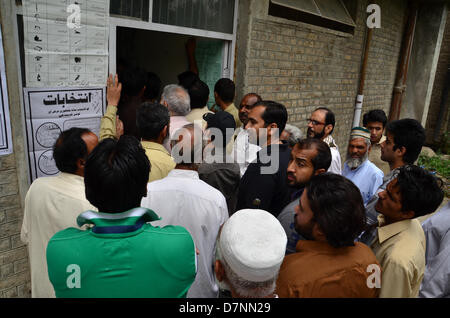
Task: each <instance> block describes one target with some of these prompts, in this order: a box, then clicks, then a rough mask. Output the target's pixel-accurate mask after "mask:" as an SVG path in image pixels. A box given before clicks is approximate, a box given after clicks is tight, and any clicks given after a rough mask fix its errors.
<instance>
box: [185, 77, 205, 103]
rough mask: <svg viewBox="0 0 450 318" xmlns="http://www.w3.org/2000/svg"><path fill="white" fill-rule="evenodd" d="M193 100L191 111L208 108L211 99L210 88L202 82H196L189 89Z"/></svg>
mask: <svg viewBox="0 0 450 318" xmlns="http://www.w3.org/2000/svg"><path fill="white" fill-rule="evenodd" d="M188 93H189V97H190V98H191V109H194V108H203V107H205V106H206V103H207V102H208V97H209V87H208V85H206V83H205V82H203V81H202V80H196V81H195V82H194V83H193V84H192V85H191V86H190V87H189V89H188Z"/></svg>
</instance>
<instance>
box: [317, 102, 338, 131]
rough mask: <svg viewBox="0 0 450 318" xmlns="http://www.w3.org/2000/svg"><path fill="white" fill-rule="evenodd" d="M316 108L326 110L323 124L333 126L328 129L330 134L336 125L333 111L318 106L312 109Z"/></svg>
mask: <svg viewBox="0 0 450 318" xmlns="http://www.w3.org/2000/svg"><path fill="white" fill-rule="evenodd" d="M317 110H323V111H325V112H326V113H325V126H327V125H332V126H333V128H332V129H331V131H330V135H331V134H332V133H333V130H334V126H335V125H336V117H335V116H334V113H333V112H332V111H331V109H329V108H326V107H319V108H316V110H314V111H317Z"/></svg>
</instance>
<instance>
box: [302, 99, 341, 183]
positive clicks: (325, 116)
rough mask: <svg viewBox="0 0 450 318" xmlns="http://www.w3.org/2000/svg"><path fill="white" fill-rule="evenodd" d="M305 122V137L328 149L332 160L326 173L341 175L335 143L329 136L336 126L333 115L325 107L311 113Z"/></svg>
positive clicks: (338, 154) (339, 159) (339, 160)
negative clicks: (322, 142)
mask: <svg viewBox="0 0 450 318" xmlns="http://www.w3.org/2000/svg"><path fill="white" fill-rule="evenodd" d="M306 121H307V123H308V130H307V132H306V136H307V137H308V138H317V139H320V140H323V141H324V142H325V143H326V144H327V145H328V147H330V151H331V157H332V160H331V165H330V168H329V169H328V172H333V173H336V174H341V171H342V165H341V155H340V153H339V149H338V146H337V144H336V142H335V141H334V139H333V137H332V136H331V134H332V133H333V130H334V125H335V124H336V120H335V117H334V113H333V112H332V111H331V110H329V109H328V108H326V107H319V108H317V109H316V110H315V111H313V113H312V114H311V117H310V118H309V119H307V120H306Z"/></svg>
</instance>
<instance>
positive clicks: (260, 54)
mask: <svg viewBox="0 0 450 318" xmlns="http://www.w3.org/2000/svg"><path fill="white" fill-rule="evenodd" d="M370 3H372V1H371V2H370ZM377 3H378V4H379V5H380V7H381V29H374V31H373V36H372V44H371V47H370V53H369V60H368V69H367V74H366V83H365V89H364V95H365V97H364V104H363V113H365V112H366V111H368V110H371V109H374V108H381V109H383V110H385V111H386V113H388V110H389V107H390V103H391V99H392V90H393V87H394V81H395V75H396V69H397V63H398V59H399V54H400V47H401V40H402V35H403V30H404V24H405V22H404V19H405V14H406V8H407V6H406V1H387V0H385V1H377ZM368 4H369V2H368V1H358V13H357V19H356V21H355V23H356V28H355V31H354V34H353V35H351V34H345V33H342V32H337V31H333V30H329V29H325V28H321V27H316V26H311V25H307V24H304V23H300V22H293V21H288V20H285V19H281V18H275V17H271V16H268V15H267V11H265V14H266V16H263V15H262V14H261V12H263V11H264V10H260V11H258V13H256V15H257V16H256V17H253V20H252V21H253V23H252V24H251V25H250V39H249V41H250V45H249V47H250V49H249V52H248V61H247V66H246V73H247V74H246V80H245V82H244V88H243V91H244V92H245V93H247V92H250V91H254V92H256V93H258V94H260V95H261V96H262V97H263V98H264V99H272V100H276V101H278V102H281V103H283V104H284V105H285V106H286V107H287V109H288V112H289V122H290V123H293V124H294V125H296V126H298V127H300V128H301V129H302V130H303V131H304V132H306V126H307V125H306V121H305V120H306V119H307V118H309V115H310V113H311V112H312V111H313V110H314V109H315V108H317V107H319V106H326V107H328V108H330V109H331V110H333V112H335V114H336V127H335V131H334V133H333V135H334V137H335V139H336V140H337V142H338V144H339V147H340V151H341V154H344V153H345V148H346V146H347V140H348V137H349V133H350V129H351V125H352V122H353V113H354V104H355V103H354V101H355V98H356V95H357V91H358V86H359V78H360V69H361V63H362V57H363V50H364V44H365V42H364V41H365V32H366V29H367V27H366V19H367V16H368V14H367V13H366V8H367V5H368ZM361 122H362V116H361ZM343 150H344V151H343Z"/></svg>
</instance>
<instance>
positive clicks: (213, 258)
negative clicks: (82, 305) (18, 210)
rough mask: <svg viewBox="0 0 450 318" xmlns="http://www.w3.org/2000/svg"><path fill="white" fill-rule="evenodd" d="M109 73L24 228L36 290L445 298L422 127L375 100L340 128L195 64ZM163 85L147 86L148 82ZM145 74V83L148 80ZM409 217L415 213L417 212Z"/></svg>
mask: <svg viewBox="0 0 450 318" xmlns="http://www.w3.org/2000/svg"><path fill="white" fill-rule="evenodd" d="M178 79H179V83H178V84H171V85H167V86H165V87H164V88H163V89H162V93H161V96H160V92H161V87H160V86H159V87H158V85H161V81H159V80H158V78H157V76H156V75H155V74H153V73H151V74H146V73H145V72H143V71H141V70H139V69H126V70H124V71H123V72H122V73H121V74H120V78H119V76H117V75H116V76H115V77H114V78H113V76H112V75H110V76H109V78H108V82H107V102H108V106H107V109H106V113H105V115H104V117H103V118H102V120H101V127H100V134H99V138H97V136H96V135H95V134H93V133H92V132H90V131H89V130H87V129H82V128H71V129H69V130H67V131H64V132H63V133H62V134H61V135H60V136H59V138H58V140H57V141H56V143H55V145H54V159H55V162H56V165H57V167H58V169H59V170H60V172H61V173H60V174H59V175H57V176H55V177H46V178H39V179H37V180H35V181H34V182H33V183H32V185H31V187H30V189H29V191H28V193H27V196H26V200H25V211H24V221H23V225H22V232H21V238H22V240H23V241H24V242H25V243H27V244H28V249H29V255H30V266H31V279H32V282H31V287H32V296H33V297H55V296H56V297H169V298H172V297H189V298H191V297H192V298H195V297H202V298H203V297H208V298H215V297H293V298H301V297H418V296H421V297H445V296H447V297H448V296H450V282H449V280H448V276H449V275H450V245H449V244H445V242H446V241H448V240H449V239H450V237H449V235H447V233H450V207H449V204H448V203H447V205H445V206H444V207H443V208H442V209H441V210H440V211H439V212H437V213H435V214H433V215H431V214H432V213H433V212H435V210H436V209H437V208H438V207H439V206H440V205H441V203H442V201H443V197H444V193H443V190H442V182H441V181H440V180H439V179H437V178H436V177H435V176H433V175H432V174H430V173H429V172H427V171H425V170H424V169H422V168H420V167H418V166H416V165H414V163H415V161H416V160H417V158H418V156H419V153H420V151H421V148H422V146H423V144H424V142H425V130H424V128H423V127H422V126H421V125H420V123H419V122H417V121H416V120H414V119H400V120H394V121H391V122H387V118H386V115H385V113H384V112H383V111H382V110H371V111H369V112H368V113H366V114H365V115H364V118H363V127H354V128H353V129H351V132H350V139H349V140H348V148H347V150H346V157H345V161H344V163H343V164H342V162H341V155H340V152H339V149H338V146H337V143H336V141H335V140H334V138H333V137H332V134H333V131H334V128H335V126H336V118H335V115H334V113H333V112H332V110H330V109H328V108H326V107H319V108H317V109H316V110H314V111H313V112H312V113H311V114H310V115H309V116H308V119H307V124H308V129H307V131H306V136H305V138H303V134H302V132H301V131H300V129H298V128H297V127H295V126H293V125H289V124H287V122H288V119H289V118H288V112H287V110H286V107H285V106H284V105H282V104H280V103H278V102H275V101H271V100H268V99H264V98H262V97H261V96H259V95H258V94H255V93H249V94H247V95H245V96H244V97H243V98H242V100H241V101H240V103H239V105H238V106H236V105H235V104H234V98H235V85H234V83H233V81H231V80H230V79H225V78H223V79H220V80H219V81H218V82H217V83H216V85H215V87H214V97H215V105H216V107H217V109H220V110H218V111H216V112H212V111H210V110H209V108H208V106H207V103H208V97H209V93H210V91H209V88H208V86H207V85H206V84H205V83H204V82H203V81H201V80H200V78H199V77H198V75H197V74H196V73H195V72H191V71H187V72H184V73H183V74H180V76H179V77H178ZM158 83H159V84H158ZM155 86H156V88H155ZM419 217H426V221H425V222H424V223H423V225H422V224H421V222H420V221H419V219H418V218H419Z"/></svg>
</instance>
